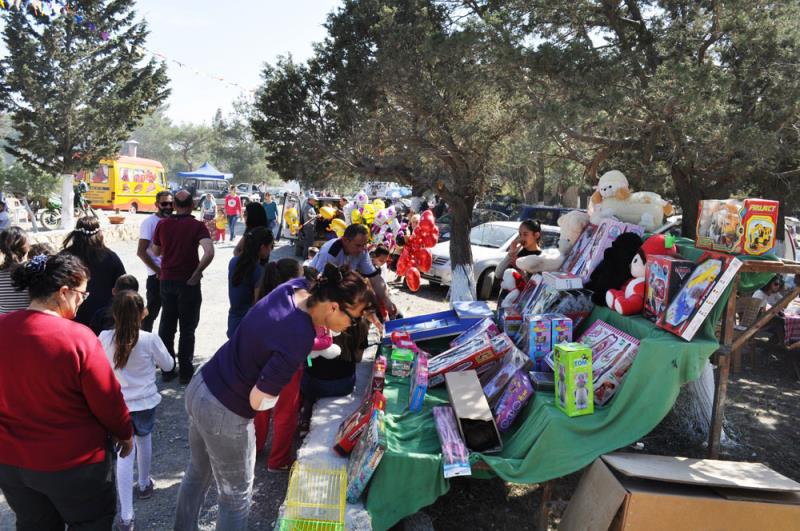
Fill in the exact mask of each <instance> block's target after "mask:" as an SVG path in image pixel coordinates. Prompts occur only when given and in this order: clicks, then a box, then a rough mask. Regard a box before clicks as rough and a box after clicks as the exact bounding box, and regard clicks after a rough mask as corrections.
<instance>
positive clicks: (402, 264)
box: [397, 250, 408, 277]
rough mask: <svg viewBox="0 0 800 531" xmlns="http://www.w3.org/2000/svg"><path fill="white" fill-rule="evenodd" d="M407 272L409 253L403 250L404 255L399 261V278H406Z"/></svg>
mask: <svg viewBox="0 0 800 531" xmlns="http://www.w3.org/2000/svg"><path fill="white" fill-rule="evenodd" d="M406 271H408V253H407V252H405V250H403V254H401V255H400V258H398V259H397V276H398V277H402V276H405V274H406Z"/></svg>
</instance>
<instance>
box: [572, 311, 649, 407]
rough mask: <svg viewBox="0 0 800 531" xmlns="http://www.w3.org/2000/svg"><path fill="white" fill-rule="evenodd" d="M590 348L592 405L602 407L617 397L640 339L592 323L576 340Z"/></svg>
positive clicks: (596, 322)
mask: <svg viewBox="0 0 800 531" xmlns="http://www.w3.org/2000/svg"><path fill="white" fill-rule="evenodd" d="M579 341H580V342H581V343H582V344H584V345H586V346H587V347H589V348H591V349H592V380H593V386H592V389H593V391H594V405H595V406H598V407H601V406H604V405H606V404H607V403H608V401H609V400H611V398H612V397H613V396H614V395H615V394H616V392H617V391H618V390H619V387H620V386H621V385H622V381H623V380H624V379H625V375H626V374H627V373H628V369H630V367H631V365H632V364H633V360H634V359H635V358H636V354H637V353H638V352H639V340H638V339H636V338H635V337H633V336H631V335H628V334H626V333H625V332H622V331H621V330H617V329H616V328H614V327H613V326H611V325H610V324H608V323H605V322H603V321H595V322H594V323H592V326H590V327H589V328H588V329H587V330H586V332H584V333H583V335H582V336H581V337H580V340H579Z"/></svg>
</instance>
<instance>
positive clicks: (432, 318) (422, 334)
mask: <svg viewBox="0 0 800 531" xmlns="http://www.w3.org/2000/svg"><path fill="white" fill-rule="evenodd" d="M478 321H480V318H474V317H466V318H463V319H462V318H461V317H459V316H458V314H457V313H456V312H455V310H447V311H445V312H436V313H429V314H425V315H415V316H414V317H406V318H405V319H393V320H391V321H386V324H385V326H384V338H383V343H384V344H389V343H390V342H391V341H392V340H391V337H392V335H393V333H394V332H399V333H402V332H405V333H406V334H408V336H409V339H411V340H413V341H424V340H427V339H436V338H440V337H441V338H444V337H450V336H457V335H459V334H461V333H463V332H465V331H466V330H467V329H468V328H470V327H471V326H472V325H474V324H475V323H477V322H478Z"/></svg>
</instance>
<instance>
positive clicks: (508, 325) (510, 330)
mask: <svg viewBox="0 0 800 531" xmlns="http://www.w3.org/2000/svg"><path fill="white" fill-rule="evenodd" d="M497 312H498V313H497V320H498V321H500V323H501V324H502V326H503V332H505V333H506V335H508V337H510V338H511V339H513V340H515V341H516V340H517V338H518V337H519V334H520V331H521V330H522V314H521V313H520V311H519V310H518V309H517V308H514V307H511V308H500V309H499V310H498V311H497Z"/></svg>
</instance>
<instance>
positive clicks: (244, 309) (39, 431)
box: [0, 190, 397, 531]
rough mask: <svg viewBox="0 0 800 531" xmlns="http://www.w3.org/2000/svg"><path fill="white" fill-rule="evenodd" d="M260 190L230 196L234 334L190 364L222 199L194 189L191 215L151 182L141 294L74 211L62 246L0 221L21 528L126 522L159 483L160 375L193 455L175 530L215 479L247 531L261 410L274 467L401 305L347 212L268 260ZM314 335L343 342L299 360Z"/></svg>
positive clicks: (140, 250) (7, 491) (4, 431)
mask: <svg viewBox="0 0 800 531" xmlns="http://www.w3.org/2000/svg"><path fill="white" fill-rule="evenodd" d="M237 200H238V197H237ZM270 203H271V204H272V205H273V206H274V202H272V201H271V200H270V198H268V197H266V198H265V201H264V203H263V204H258V203H251V204H248V205H247V207H246V208H245V209H242V208H241V203H237V204H233V203H228V201H227V199H226V204H225V207H224V208H225V211H224V213H225V215H226V220H225V221H226V223H227V225H226V228H230V227H235V224H236V223H237V222H238V218H239V217H240V216H243V217H244V218H245V230H244V236H243V237H242V238H241V239H240V240H239V241H238V242H237V245H236V247H235V248H234V250H233V254H234V256H233V257H232V258H231V260H230V262H229V264H228V298H229V302H230V308H229V312H228V320H227V323H226V328H227V330H226V334H227V337H228V340H227V341H226V342H225V343H224V344H223V345H222V346H220V348H219V349H218V350H217V352H216V353H215V354H214V356H213V357H212V358H211V359H210V360H209V361H208V362H207V363H205V364H204V365H203V366H202V367H200V368H199V369H197V368H196V367H195V363H194V349H195V329H196V328H197V326H198V322H199V318H200V312H201V308H202V289H201V282H202V278H203V273H204V271H205V270H206V268H208V266H209V265H210V264H211V263H212V261H213V260H214V258H215V245H214V238H215V237H216V236H217V234H218V232H219V230H218V229H217V225H216V220H217V209H216V205H214V210H212V208H211V206H210V205H204V204H202V203H201V205H200V217H201V219H197V218H196V217H195V215H194V213H193V202H192V197H191V195H190V194H189V193H188V192H187V191H185V190H181V191H178V192H176V193H174V195H173V194H172V193H171V192H167V191H165V192H160V193H159V194H158V195H157V196H156V205H157V208H158V211H157V212H156V213H155V214H153V215H151V216H149V217H147V218H146V219H145V220H144V221H143V223H142V225H141V229H140V230H141V232H140V239H139V242H138V247H137V256H138V258H139V259H140V260H141V261H142V262H143V264H144V265H145V266H146V267H147V271H148V274H147V279H146V282H145V286H144V288H145V289H144V293H143V294H140V290H139V282H138V281H137V279H136V278H135V277H134V276H132V275H130V274H127V271H126V268H125V264H124V263H123V261H122V260H121V259H120V257H119V256H118V255H117V254H116V253H115V252H114V251H113V250H111V249H110V248H108V246H106V244H105V242H104V238H103V230H102V228H101V227H100V225H99V223H98V220H97V219H96V218H88V217H87V218H81V219H79V220H78V222H77V224H76V227H75V229H74V230H73V231H72V232H71V233H70V234H69V235H68V236H67V238H66V240H65V242H64V246H63V248H62V249H61V250H60V251H59V252H56V250H55V249H52V248H49V247H48V246H32V245H29V241H28V237H27V234H26V233H25V231H24V230H22V229H20V228H18V227H11V228H8V229H6V230H5V231H3V232H2V233H0V253H2V262H1V263H0V336H2V337H3V338H4V345H5V346H6V347H8V348H5V349H3V351H2V353H0V490H2V492H3V494H4V495H5V498H6V500H7V502H8V504H9V506H10V507H11V509H12V510H13V511H14V513H15V514H16V518H17V526H18V528H20V529H63V528H64V527H65V525H66V526H67V527H69V528H73V527H75V528H81V529H111V528H112V526H114V525H116V527H117V528H118V529H121V530H126V531H127V530H130V529H133V528H134V509H133V497H134V494H135V495H136V496H137V497H139V498H148V497H150V496H152V495H153V493H154V481H153V478H152V476H151V472H150V471H151V467H152V455H153V450H152V444H153V443H152V432H153V429H154V426H155V425H156V422H157V420H156V419H157V415H156V410H157V406H158V404H159V402H160V401H161V395H160V394H159V391H158V387H157V375H158V371H160V373H161V378H162V380H163V381H164V382H170V381H171V380H173V379H175V378H178V379H179V383H180V384H181V385H184V386H186V387H185V403H186V412H187V415H188V419H189V444H190V460H189V465H188V467H187V470H186V473H185V475H184V477H183V481H182V483H181V487H180V490H179V494H178V503H177V508H176V516H175V524H174V527H175V529H196V528H197V521H198V515H199V510H200V507H201V505H202V503H203V500H204V497H205V494H206V492H207V490H208V487H209V486H210V484H211V482H212V480H213V481H215V482H216V486H217V490H218V493H219V512H218V515H217V527H218V528H219V529H245V528H246V525H247V518H248V512H249V507H250V498H251V494H252V487H253V478H254V466H255V455H256V452H257V451H259V450H260V449H261V448H262V447H263V446H264V444H265V440H266V439H267V432H268V430H269V424H270V423H271V424H272V425H273V438H272V445H271V448H270V454H269V457H268V460H267V468H268V470H270V471H282V470H286V469H288V468H289V467H290V465H291V463H292V461H293V458H292V455H291V448H292V442H293V439H294V437H295V434H296V433H297V432H298V429H299V432H300V434H301V435H302V434H303V432H305V431H307V428H308V421H309V419H310V417H311V410H312V408H313V405H314V403H315V401H316V400H318V399H319V398H323V397H329V396H344V395H347V394H349V393H351V392H352V391H353V389H354V386H355V367H356V363H357V362H358V361H360V359H361V355H362V353H363V350H364V348H365V347H366V337H367V332H368V328H369V326H370V324H371V323H372V324H374V325H376V326H381V322H380V321H381V320H382V319H385V318H389V317H393V316H395V315H396V314H397V310H396V307H395V306H394V304H393V303H392V301H391V299H390V297H389V294H388V289H387V287H386V285H385V283H384V281H383V278H382V276H381V275H380V267H381V266H382V265H383V264H384V263H385V262H386V259H387V258H388V254H389V252H388V250H385V249H384V250H378V251H377V252H373V255H372V256H370V254H369V252H368V250H367V233H366V231H365V230H364V228H363V227H362V226H359V225H351V226H349V227H347V229H346V230H345V232H344V235H343V236H342V237H341V238H337V239H334V240H331V241H329V242H327V243H326V244H325V245H323V246H322V247H321V248H320V249H319V250H318V252H317V253H316V254H315V256H313V257H311V258H310V261H309V262H308V263H307V265H305V266H303V265H302V264H300V263H299V262H298V261H296V260H294V259H291V258H286V259H281V260H277V261H270V254H271V253H272V250H273V246H274V242H275V234H274V232H275V228H276V224H277V221H278V217H277V207H276V206H274V207H270ZM234 211H235V212H234ZM212 215H213V217H212ZM212 221H213V222H214V231H215V233H214V235H213V236H212V233H211V230H210V229H211V226H210V224H211V222H212ZM223 232H224V231H223ZM230 236H231V240H233V237H234V236H235V233H234V231H233V230H231V232H230ZM376 266H377V267H376ZM142 295H144V296H142ZM159 315H160V321H159V326H158V330H157V332H156V333H153V328H154V324H155V321H156V319H157V317H159ZM176 335H177V336H178V340H177V349H176V341H175V339H176ZM325 340H327V342H328V343H327V344H329V345H330V344H331V343H335V344H336V345H337V346H338V347H339V351H340V352H341V355H339V356H338V357H333V358H330V359H329V358H327V357H318V358H315V359H314V360H313V363H309V362H308V360H309V359H310V356H311V357H313V353H312V350H314V349H316V348H319V347H318V345H319V344H320V343H325ZM134 468H136V469H137V471H138V481H137V482H136V485H134ZM117 499H119V505H120V510H119V518H116V515H117ZM115 518H116V519H115Z"/></svg>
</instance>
